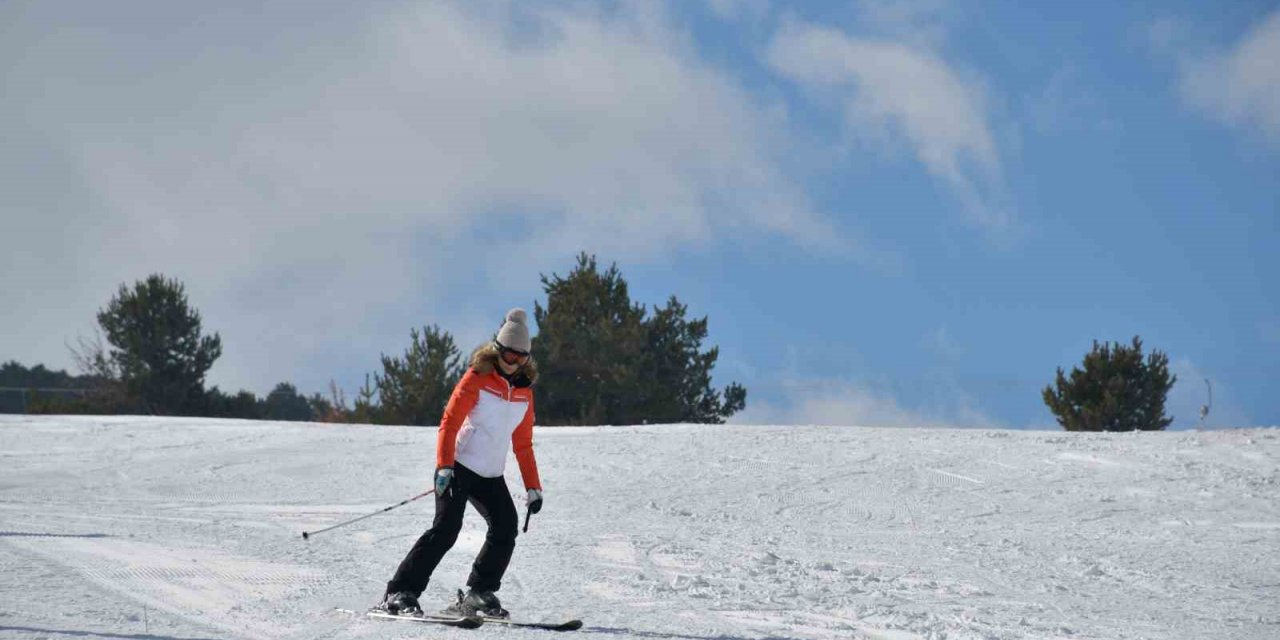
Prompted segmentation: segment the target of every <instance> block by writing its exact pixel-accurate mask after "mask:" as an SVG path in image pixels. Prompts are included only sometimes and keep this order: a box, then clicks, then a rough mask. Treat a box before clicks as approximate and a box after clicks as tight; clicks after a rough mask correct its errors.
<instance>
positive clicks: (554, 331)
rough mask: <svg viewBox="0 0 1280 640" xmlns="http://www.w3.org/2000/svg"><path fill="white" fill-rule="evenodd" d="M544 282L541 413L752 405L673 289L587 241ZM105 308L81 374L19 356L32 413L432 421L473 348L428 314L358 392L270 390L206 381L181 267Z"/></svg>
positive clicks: (549, 416)
mask: <svg viewBox="0 0 1280 640" xmlns="http://www.w3.org/2000/svg"><path fill="white" fill-rule="evenodd" d="M542 283H543V288H544V292H545V293H546V296H547V298H546V306H545V307H544V306H543V305H542V303H540V302H535V309H534V317H535V318H536V320H537V322H538V335H537V336H535V338H534V341H533V357H534V359H536V360H537V361H538V364H539V369H540V372H541V375H540V378H539V382H538V385H537V386H536V387H535V394H536V404H537V413H538V423H539V424H544V425H587V424H643V423H669V422H697V423H719V422H724V420H725V419H726V418H728V417H729V416H731V415H733V414H734V413H736V412H738V411H741V410H742V409H743V408H744V407H745V405H746V389H745V388H744V387H743V386H742V385H740V384H737V383H733V384H730V385H728V386H727V387H725V388H724V389H723V390H717V389H714V388H713V387H712V386H711V378H712V371H713V369H714V367H715V363H716V360H717V359H718V357H719V349H718V348H716V347H712V348H710V349H706V350H704V349H703V347H702V343H703V341H704V340H705V339H706V338H707V334H708V329H707V327H708V320H707V318H706V317H703V318H690V317H689V316H688V307H687V306H686V305H684V304H682V303H681V302H680V301H679V300H678V299H677V298H676V297H675V296H674V295H673V296H671V297H670V298H668V300H667V302H666V304H665V305H664V306H662V307H656V306H655V307H654V309H653V311H652V313H650V311H649V310H648V309H647V308H646V307H645V306H644V305H641V304H636V303H634V302H632V300H631V298H630V295H629V292H628V287H627V283H626V281H625V280H624V279H623V277H622V274H621V273H620V272H619V270H618V268H617V266H616V265H614V266H611V267H609V268H608V269H605V270H601V269H600V268H599V266H598V263H597V261H596V258H595V257H594V256H588V255H586V254H581V255H579V256H578V260H577V265H576V267H575V268H574V269H573V270H572V271H571V272H570V273H569V274H568V275H567V276H565V277H561V276H558V275H554V274H553V275H551V276H543V278H542ZM97 319H98V324H99V327H100V328H101V332H102V337H100V338H99V339H98V340H97V341H95V342H87V341H84V340H82V341H81V342H80V344H79V345H78V347H77V348H75V349H73V355H74V357H75V359H76V361H77V364H78V365H79V367H80V369H81V370H82V371H83V375H81V376H72V375H69V374H66V373H65V372H51V371H49V370H47V369H45V368H44V367H43V366H40V365H37V366H36V367H34V368H32V369H26V368H25V367H23V366H22V365H20V364H18V363H16V362H11V363H9V364H6V365H5V368H4V370H3V371H4V375H5V376H6V377H5V378H4V379H5V380H6V381H7V382H6V383H5V384H3V385H0V386H8V387H14V388H22V389H31V392H30V394H28V395H27V396H26V401H25V402H24V404H25V407H24V408H25V410H26V411H27V412H30V413H96V414H118V413H124V414H154V415H182V416H208V417H233V418H250V419H268V420H314V421H330V422H362V423H375V424H379V423H380V424H402V425H423V426H429V425H435V424H438V423H439V420H440V416H441V414H442V413H443V411H444V407H445V404H446V403H447V402H448V399H449V396H450V394H451V393H452V391H453V387H454V385H455V384H456V383H457V381H458V380H459V379H460V378H461V376H462V374H463V373H464V371H465V368H466V366H467V361H468V359H469V356H470V353H469V352H467V353H463V351H462V350H461V349H460V348H459V347H458V345H457V343H456V341H455V340H454V338H453V336H452V335H451V334H449V333H448V332H447V331H445V330H443V329H441V328H440V327H439V326H438V325H429V326H425V327H423V328H422V330H421V331H419V330H418V329H416V328H414V329H411V330H410V334H409V338H410V340H409V346H408V348H407V349H406V351H405V352H404V353H403V354H402V355H399V356H388V355H385V354H384V355H382V356H381V358H380V360H381V362H380V364H381V371H380V372H377V373H374V374H373V375H372V376H366V379H365V384H364V386H363V387H362V388H361V389H360V390H359V391H358V392H357V394H356V396H355V397H354V398H353V399H352V401H351V402H350V403H348V401H347V398H346V397H345V394H344V393H343V392H342V391H341V390H339V389H338V388H337V386H336V385H334V384H333V383H331V384H330V389H329V395H328V397H325V396H322V395H320V394H313V395H312V396H310V397H307V396H303V395H301V394H299V393H298V391H297V388H296V387H295V386H294V385H292V384H290V383H287V382H282V383H280V384H278V385H277V386H276V387H275V389H274V390H273V391H272V392H271V393H270V394H268V395H267V396H266V397H262V398H259V397H257V396H256V395H255V394H253V393H252V392H249V391H240V392H239V393H235V394H228V393H225V392H223V391H221V390H220V389H218V388H217V387H216V386H215V387H212V388H206V387H205V376H206V374H207V372H208V370H209V368H210V367H211V366H212V365H213V363H214V362H215V361H216V360H217V359H218V358H219V357H220V356H221V355H222V339H221V337H220V336H219V335H218V334H217V333H214V334H213V335H205V334H204V332H203V328H202V321H201V317H200V314H199V313H198V312H197V311H196V310H195V309H194V308H192V307H191V306H190V304H189V302H188V300H187V297H186V292H185V288H184V286H183V284H182V283H181V282H178V281H177V280H173V279H169V278H166V277H164V276H163V275H159V274H156V275H152V276H150V277H148V278H147V279H146V280H144V281H140V282H137V283H135V284H134V285H133V286H132V287H128V286H126V285H123V284H122V285H121V286H120V288H119V290H118V291H117V293H116V295H115V296H114V297H112V299H111V300H110V302H109V303H108V305H107V306H106V307H105V308H103V309H101V310H100V311H99V312H98V315H97ZM103 338H105V341H106V344H103ZM41 388H46V389H47V388H60V389H75V390H77V391H78V392H77V393H71V394H70V395H68V394H66V393H59V394H50V393H48V392H47V391H45V392H42V391H40V389H41ZM0 411H9V412H13V411H15V409H13V408H10V407H5V406H0Z"/></svg>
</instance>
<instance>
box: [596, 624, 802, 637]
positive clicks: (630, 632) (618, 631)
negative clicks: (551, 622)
mask: <svg viewBox="0 0 1280 640" xmlns="http://www.w3.org/2000/svg"><path fill="white" fill-rule="evenodd" d="M582 630H583V631H587V632H594V633H605V634H609V635H618V636H627V637H629V638H653V639H654V640H797V639H796V638H788V637H787V636H762V637H755V638H745V637H743V636H728V635H723V634H722V635H718V636H694V635H689V634H685V633H663V632H658V631H636V630H635V629H625V628H621V627H583V628H582Z"/></svg>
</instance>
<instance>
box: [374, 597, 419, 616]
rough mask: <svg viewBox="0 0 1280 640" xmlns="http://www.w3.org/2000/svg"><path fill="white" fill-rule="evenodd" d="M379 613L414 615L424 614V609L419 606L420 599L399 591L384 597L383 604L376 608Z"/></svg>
mask: <svg viewBox="0 0 1280 640" xmlns="http://www.w3.org/2000/svg"><path fill="white" fill-rule="evenodd" d="M374 609H377V610H379V611H386V612H387V613H389V614H391V615H393V616H400V615H413V614H418V613H422V607H421V606H420V605H419V604H418V597H417V596H415V595H413V594H412V593H409V592H408V591H397V592H395V593H388V594H387V595H385V596H383V598H382V602H380V603H378V606H376V607H374Z"/></svg>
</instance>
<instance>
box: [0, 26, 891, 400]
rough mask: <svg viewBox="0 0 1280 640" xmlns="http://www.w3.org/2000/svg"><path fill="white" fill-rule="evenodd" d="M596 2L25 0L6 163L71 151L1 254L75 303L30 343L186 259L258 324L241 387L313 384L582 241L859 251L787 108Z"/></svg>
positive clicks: (234, 363) (35, 350) (15, 327)
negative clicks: (803, 179)
mask: <svg viewBox="0 0 1280 640" xmlns="http://www.w3.org/2000/svg"><path fill="white" fill-rule="evenodd" d="M355 6H356V5H352V7H355ZM361 6H363V5H361ZM573 9H574V10H572V11H570V10H564V9H557V8H544V7H532V8H531V7H527V6H525V5H523V4H520V3H514V2H512V3H508V2H494V3H483V4H475V3H463V2H457V3H454V2H431V3H421V4H417V5H414V6H410V7H405V6H400V7H394V8H393V9H391V12H389V13H388V12H387V9H386V8H385V6H384V8H383V9H380V10H378V11H381V13H378V12H374V13H367V14H366V13H357V12H356V10H355V9H354V8H352V9H344V10H343V11H342V12H335V13H334V14H333V15H328V14H317V15H316V16H314V19H313V20H309V21H305V22H304V23H299V22H297V21H293V20H291V19H290V17H291V16H287V15H282V16H274V17H273V16H264V15H259V13H255V12H254V11H244V12H242V13H237V11H238V9H237V8H236V7H227V8H226V9H225V11H220V12H219V13H218V14H217V17H216V19H214V18H210V19H208V20H203V19H196V17H193V15H191V13H190V11H194V10H190V11H187V10H178V9H175V8H168V9H166V10H163V11H150V10H148V11H146V12H134V13H131V12H129V11H110V10H107V9H106V8H102V9H101V10H92V11H89V10H86V11H84V12H76V15H74V16H64V15H61V14H60V13H59V12H60V11H61V10H60V9H57V8H54V7H49V8H47V9H41V8H40V7H39V6H36V7H34V8H33V9H32V10H31V11H27V12H25V13H24V14H23V15H22V19H23V20H24V21H25V22H24V23H23V24H22V25H17V26H12V25H11V28H10V29H8V30H6V32H5V33H6V38H5V39H6V40H8V43H7V44H5V45H0V52H9V53H12V54H14V55H5V56H3V57H4V59H5V61H6V62H5V63H4V66H3V73H4V83H5V86H6V87H7V89H8V90H7V91H6V94H7V97H6V100H5V101H4V105H2V106H0V116H3V117H0V135H2V136H4V137H5V138H6V139H7V140H13V141H15V142H18V144H13V145H9V144H6V145H5V149H4V150H2V151H0V154H2V155H0V159H3V161H4V163H5V164H6V166H9V165H13V166H18V165H21V164H23V163H25V162H26V160H25V159H22V160H20V159H19V158H20V157H21V158H33V157H39V158H49V159H48V160H47V161H44V164H42V165H40V166H42V167H46V168H47V169H48V171H34V170H33V171H31V172H29V173H30V174H31V175H29V176H28V175H26V174H23V176H22V177H20V178H19V177H14V176H10V177H9V178H0V180H4V182H3V183H0V187H3V190H4V191H6V192H9V193H21V194H23V197H26V195H28V194H29V195H30V199H31V200H32V201H36V202H38V206H36V207H33V208H28V209H24V211H36V212H38V213H36V214H32V215H26V214H24V216H23V217H22V223H21V224H20V226H18V227H17V229H16V232H14V230H13V229H12V228H11V229H9V230H7V231H6V232H5V233H3V234H0V252H3V253H5V254H7V255H11V256H15V260H19V262H18V263H17V264H16V265H15V268H16V269H18V270H20V271H21V272H23V273H33V274H34V273H39V274H40V277H41V282H42V284H41V286H39V287H32V286H31V284H30V282H28V281H23V279H21V278H6V279H5V280H4V283H3V284H0V297H2V298H3V299H22V300H23V301H24V302H25V303H27V304H24V305H21V306H22V307H23V308H24V309H27V310H28V311H24V312H23V313H24V314H31V313H37V314H38V313H39V312H38V311H36V312H32V311H30V310H31V309H48V310H50V311H49V312H48V314H46V315H47V317H45V318H43V319H42V318H32V317H27V318H26V319H25V320H24V319H17V318H15V319H14V321H13V323H9V322H8V321H7V320H6V325H5V327H6V333H8V334H9V338H8V339H9V341H11V342H12V344H11V345H10V344H5V345H4V346H6V347H9V346H12V349H9V350H8V351H7V354H8V355H10V357H19V358H24V359H25V358H30V359H31V360H33V361H37V360H38V361H48V360H49V359H50V354H51V353H53V352H55V351H60V350H61V349H60V343H61V342H62V341H64V340H66V339H67V338H71V337H74V335H76V334H77V333H80V332H82V331H83V330H84V329H85V327H86V325H88V324H89V323H90V322H91V318H92V313H93V311H94V310H95V309H96V308H97V307H98V306H101V305H102V304H104V303H105V302H106V300H105V298H106V297H108V296H109V295H110V293H111V292H112V291H113V290H114V287H115V286H116V285H117V284H119V283H120V282H124V281H132V280H134V279H138V278H141V277H144V276H145V275H146V274H147V273H148V272H151V271H164V272H166V273H168V274H170V275H174V276H177V277H179V278H182V279H184V280H185V281H187V282H189V283H193V286H192V287H191V289H192V294H193V298H194V299H193V302H195V303H197V304H198V306H200V308H201V309H202V310H203V311H204V312H205V319H206V325H207V326H208V327H209V328H211V329H216V330H219V331H221V332H222V333H223V336H224V339H225V342H226V343H227V344H228V345H246V344H256V345H260V346H259V347H257V348H254V349H235V348H230V347H229V348H228V349H227V350H226V353H225V355H224V357H223V359H222V360H220V361H219V364H218V366H217V367H215V370H214V371H213V376H214V378H215V381H220V382H221V383H222V384H223V385H225V386H232V387H236V386H249V387H251V388H256V389H259V390H262V389H264V388H265V387H267V386H269V385H270V384H271V383H273V382H276V381H278V380H280V379H285V378H291V377H293V376H294V375H295V374H296V372H297V370H298V369H299V368H306V369H308V370H310V371H312V373H311V374H310V376H309V379H300V380H298V382H299V383H300V384H301V385H303V386H304V387H307V386H312V387H314V386H316V385H315V382H316V380H315V378H319V379H320V381H321V384H323V380H325V379H327V376H328V375H329V371H331V370H332V369H333V368H337V366H338V365H339V364H341V363H342V362H343V359H344V358H345V359H346V360H347V362H346V364H351V365H353V367H358V366H359V365H357V364H356V361H357V360H359V359H363V360H365V361H367V360H369V359H370V358H369V355H368V354H369V353H377V352H378V351H380V350H390V348H393V347H390V346H389V345H396V344H400V343H401V342H403V340H404V337H403V335H404V333H405V332H406V331H407V328H408V326H411V325H413V324H418V323H419V322H421V321H423V320H422V319H424V318H425V319H428V321H439V322H442V323H446V324H447V323H449V321H450V320H452V319H454V318H455V316H456V318H459V319H469V318H480V317H488V316H490V315H495V316H496V315H497V314H500V313H501V312H502V311H503V310H504V308H505V306H509V305H505V306H504V305H503V304H502V303H498V308H494V309H488V308H485V309H480V308H476V307H474V306H471V305H475V304H477V303H475V302H474V301H471V300H463V301H461V302H458V301H457V300H458V296H457V295H456V294H457V293H458V292H459V291H465V290H466V289H467V288H468V287H473V286H479V285H483V286H485V287H486V291H488V292H489V293H490V294H491V295H490V296H489V297H490V298H491V299H495V300H501V299H502V298H503V296H511V297H513V298H515V301H516V302H518V303H520V304H525V305H528V304H529V303H530V301H531V298H533V297H534V296H535V295H536V291H537V274H538V272H539V271H540V270H544V271H551V270H553V269H560V268H563V267H564V264H565V260H567V259H568V258H569V257H571V256H572V255H573V253H575V252H577V251H579V250H583V249H587V250H590V251H594V252H598V253H601V254H602V255H607V256H609V257H610V258H611V259H618V260H625V259H628V258H645V257H651V256H660V255H662V254H663V252H668V251H672V250H674V249H676V248H683V247H699V246H705V245H708V244H710V243H713V242H720V241H723V240H724V239H725V238H733V237H748V238H749V237H753V236H763V237H770V238H781V239H783V240H784V241H786V242H790V243H793V244H795V245H798V246H802V247H807V248H814V249H818V250H832V251H840V252H846V251H847V252H852V253H853V254H855V255H857V254H858V253H859V249H858V247H857V246H855V245H854V244H853V243H852V242H851V241H849V240H848V239H847V238H846V237H843V236H842V234H841V233H840V232H839V231H838V230H837V229H836V228H835V227H834V226H833V224H832V222H831V221H830V220H829V219H828V218H827V217H826V216H824V215H823V214H822V213H820V212H818V211H816V210H815V209H814V207H813V205H812V204H811V203H810V202H809V199H808V197H807V195H806V193H805V190H804V188H803V186H802V185H801V184H800V183H799V182H798V181H797V179H795V178H794V177H793V176H792V175H790V173H789V171H788V169H787V167H786V166H785V165H784V164H783V163H782V162H781V161H780V160H779V157H780V156H781V155H782V154H779V153H777V151H778V146H779V145H780V144H784V142H783V141H782V138H783V137H784V136H783V135H780V134H777V133H775V132H780V131H784V130H785V129H786V128H787V127H788V123H787V122H786V121H785V119H783V118H784V116H781V115H779V113H778V112H776V111H775V110H772V109H770V108H769V107H768V106H767V105H762V104H760V103H758V101H757V100H755V99H754V98H753V96H752V95H751V94H749V93H748V92H747V91H746V90H744V89H743V88H741V87H740V86H739V85H738V84H737V83H736V82H735V81H734V80H733V79H732V78H731V76H730V75H729V74H727V73H723V72H722V71H720V70H718V69H717V68H715V67H713V66H711V65H709V64H706V63H704V62H703V61H702V60H701V59H700V57H699V56H698V54H697V52H696V47H695V46H694V45H693V43H691V42H689V41H688V39H687V38H688V36H687V34H685V33H684V32H683V31H682V30H681V29H680V28H679V27H678V26H677V25H673V24H672V23H671V22H670V20H669V19H668V16H666V15H665V14H664V13H663V11H662V10H661V9H660V8H656V7H655V6H653V5H648V4H645V3H634V4H626V5H624V6H622V7H620V8H612V9H608V10H605V9H600V10H591V9H587V8H584V7H579V6H575V7H574V8H573ZM268 11H270V10H268ZM348 13H350V14H351V15H347V14H348ZM269 25H292V26H288V27H282V28H280V30H279V31H268V26H269ZM9 36H13V37H9ZM19 54H20V55H19ZM775 135H777V136H778V137H776V138H775V137H774V136H775ZM24 166H25V165H24ZM11 180H12V182H11ZM68 185H73V186H71V187H68ZM8 215H9V214H8V213H6V217H8ZM864 255H870V254H869V253H868V254H864ZM23 256H25V257H23ZM495 256H501V257H502V259H494V257H495ZM50 257H58V258H59V259H56V260H49V258H50ZM62 257H65V258H66V259H61V258H62ZM512 264H518V265H520V267H519V269H518V270H515V271H514V272H513V270H512V269H511V268H510V265H512ZM44 292H47V293H44ZM516 296H519V297H518V298H516ZM462 297H467V296H462ZM38 298H39V299H38ZM444 300H452V301H453V302H450V303H444V302H443V301H444ZM77 314H79V315H80V316H82V317H84V318H85V319H86V321H85V322H76V321H74V320H68V318H74V317H77ZM409 319H411V320H412V321H411V322H406V320H409ZM36 342H39V343H40V344H39V346H35V343H36ZM28 349H29V351H28ZM282 363H287V364H282ZM322 367H323V368H326V369H328V371H320V372H316V371H315V370H316V369H320V368H322Z"/></svg>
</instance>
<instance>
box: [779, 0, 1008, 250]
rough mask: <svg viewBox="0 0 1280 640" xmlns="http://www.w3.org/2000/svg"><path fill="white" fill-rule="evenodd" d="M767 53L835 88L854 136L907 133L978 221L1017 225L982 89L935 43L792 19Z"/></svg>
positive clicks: (784, 69)
mask: <svg viewBox="0 0 1280 640" xmlns="http://www.w3.org/2000/svg"><path fill="white" fill-rule="evenodd" d="M892 15H893V14H888V15H887V16H886V17H884V19H885V20H888V19H890V17H892ZM916 19H917V18H915V17H914V14H908V15H906V16H904V17H902V18H901V20H903V21H914V20H916ZM768 62H769V64H770V65H771V67H772V68H773V69H775V70H776V71H777V72H778V73H780V74H782V75H783V76H785V77H787V78H789V79H791V80H793V81H794V82H796V83H798V84H799V85H801V86H803V87H805V88H807V89H809V90H811V91H817V92H825V93H826V94H828V95H832V96H834V97H835V98H836V99H837V100H838V101H839V103H840V104H841V106H842V109H843V112H844V115H845V122H846V125H847V130H848V131H849V133H850V134H851V135H852V136H854V137H865V138H879V139H885V138H888V139H899V138H900V139H903V140H905V141H906V142H907V143H908V144H909V145H910V147H911V148H912V150H913V151H914V153H915V156H916V157H917V159H918V160H919V161H920V162H921V163H922V164H923V165H924V166H925V168H926V169H928V171H929V172H930V173H931V174H933V175H934V176H935V177H937V178H938V179H940V180H941V181H942V182H943V183H944V184H945V185H946V186H947V187H948V188H949V190H950V191H951V192H952V194H954V196H955V197H956V198H958V199H959V200H960V201H961V203H962V204H963V205H964V210H965V211H966V212H967V213H968V214H969V216H970V218H971V219H972V220H973V221H974V222H975V223H977V224H979V225H981V226H982V227H984V228H986V229H989V230H992V231H1005V230H1008V229H1009V228H1010V227H1011V226H1012V225H1013V224H1014V213H1013V211H1012V209H1011V208H1010V206H1009V204H1008V197H1007V195H1006V190H1005V189H1004V187H1003V178H1002V170H1001V165H1000V154H999V151H998V149H997V145H996V142H995V137H994V135H993V133H992V129H991V125H990V122H989V115H988V110H987V105H986V98H985V92H984V90H983V89H982V87H981V85H980V83H978V82H976V81H973V80H970V79H967V78H966V77H965V76H964V75H962V74H961V73H960V72H959V71H958V70H957V69H956V68H955V67H954V66H953V65H952V64H951V63H949V62H948V61H947V60H946V59H945V58H944V57H943V56H941V55H940V54H939V53H937V52H936V51H935V50H934V49H933V48H932V47H930V46H928V45H927V44H924V43H921V42H917V41H915V39H912V38H905V37H898V38H880V37H860V36H855V35H851V34H849V33H846V32H844V31H841V30H839V29H835V28H832V27H828V26H822V25H813V24H807V23H803V22H798V21H790V22H787V23H786V24H784V25H783V27H782V28H781V29H780V30H779V32H778V33H777V35H776V37H775V38H774V40H773V42H772V43H771V45H770V47H769V51H768Z"/></svg>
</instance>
